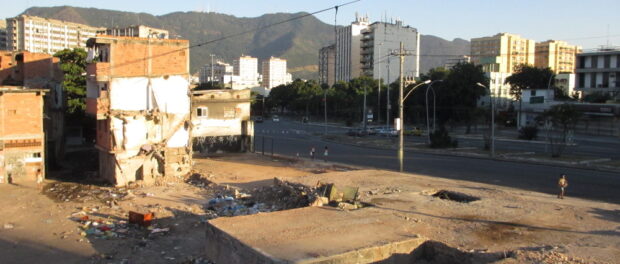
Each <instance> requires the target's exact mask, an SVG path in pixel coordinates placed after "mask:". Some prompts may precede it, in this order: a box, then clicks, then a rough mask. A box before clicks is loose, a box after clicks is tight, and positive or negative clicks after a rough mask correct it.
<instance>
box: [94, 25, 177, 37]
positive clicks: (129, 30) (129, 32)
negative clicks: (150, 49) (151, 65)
mask: <svg viewBox="0 0 620 264" xmlns="http://www.w3.org/2000/svg"><path fill="white" fill-rule="evenodd" d="M97 34H98V35H108V36H118V37H136V38H157V39H167V38H169V37H170V33H169V32H168V30H165V29H160V28H152V27H147V26H145V25H131V26H128V27H124V28H118V27H116V28H106V29H102V30H99V31H97Z"/></svg>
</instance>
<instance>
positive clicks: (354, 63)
mask: <svg viewBox="0 0 620 264" xmlns="http://www.w3.org/2000/svg"><path fill="white" fill-rule="evenodd" d="M368 25H369V23H368V17H359V16H356V18H355V22H353V23H351V25H348V26H346V27H340V28H338V29H337V30H336V81H349V80H351V79H353V78H357V77H360V76H361V75H362V64H361V63H360V62H361V45H362V43H361V40H362V30H364V29H366V28H368Z"/></svg>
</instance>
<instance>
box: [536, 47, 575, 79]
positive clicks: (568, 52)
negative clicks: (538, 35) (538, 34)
mask: <svg viewBox="0 0 620 264" xmlns="http://www.w3.org/2000/svg"><path fill="white" fill-rule="evenodd" d="M580 52H581V47H579V46H574V45H569V44H568V43H566V42H564V41H559V40H547V41H545V42H539V43H536V49H535V54H536V55H535V60H534V65H535V66H536V67H539V68H547V67H549V68H551V70H552V71H553V72H555V73H574V72H575V58H576V56H577V54H578V53H580Z"/></svg>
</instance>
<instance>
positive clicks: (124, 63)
mask: <svg viewBox="0 0 620 264" xmlns="http://www.w3.org/2000/svg"><path fill="white" fill-rule="evenodd" d="M7 22H8V23H7V29H8V30H6V31H4V32H5V33H6V36H7V38H6V42H5V43H7V44H5V46H3V47H4V48H0V183H7V182H13V183H26V182H34V181H35V178H36V176H37V175H38V174H42V175H43V176H45V174H46V173H47V169H46V168H47V164H49V163H50V160H52V159H54V158H56V157H59V156H61V155H62V150H61V149H62V148H63V146H65V143H67V144H69V142H71V141H73V140H72V136H71V135H70V134H72V133H70V132H69V131H67V130H68V129H71V128H68V127H66V125H65V116H64V113H65V111H64V110H65V106H66V105H65V100H66V98H65V94H64V93H63V89H62V86H61V83H62V79H63V73H62V71H60V67H59V60H58V58H55V57H53V56H52V55H51V54H53V53H54V52H56V51H58V50H62V49H65V48H74V47H82V48H85V49H86V50H87V52H88V58H87V61H88V65H87V69H86V98H85V105H86V109H85V112H86V114H87V116H88V117H90V118H91V119H92V120H93V121H94V122H93V124H94V125H93V127H88V128H84V127H77V129H78V130H81V129H87V130H89V131H93V132H94V147H95V148H96V150H97V153H98V154H97V155H98V161H99V162H98V164H99V169H98V175H99V177H101V178H104V179H107V180H108V181H109V182H111V183H113V184H116V185H125V184H127V183H129V182H133V181H143V182H145V183H147V184H148V183H154V182H157V181H159V180H161V179H163V178H164V177H178V176H181V175H184V174H186V173H188V172H189V170H190V169H191V162H192V154H196V153H205V152H219V151H244V150H247V149H248V148H250V147H251V146H252V144H251V143H250V140H251V138H252V134H253V127H252V122H250V121H249V120H250V90H249V89H245V90H230V89H228V90H205V91H198V90H191V87H192V86H191V85H190V83H191V78H192V76H191V75H190V68H189V61H190V47H189V41H187V40H180V39H169V38H168V32H167V31H165V30H160V29H154V28H149V27H145V26H131V27H127V28H112V29H95V30H91V29H93V28H92V27H91V28H89V27H88V26H85V25H79V24H74V23H67V22H63V21H59V20H52V19H43V18H36V17H31V16H19V17H17V18H13V19H7ZM44 34H47V35H46V36H43V35H44ZM76 134H81V131H80V133H76ZM80 138H81V137H78V140H75V141H76V142H77V144H81V143H83V139H82V140H80Z"/></svg>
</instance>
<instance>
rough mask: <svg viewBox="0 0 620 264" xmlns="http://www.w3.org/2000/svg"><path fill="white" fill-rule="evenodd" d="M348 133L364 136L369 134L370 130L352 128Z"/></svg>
mask: <svg viewBox="0 0 620 264" xmlns="http://www.w3.org/2000/svg"><path fill="white" fill-rule="evenodd" d="M347 135H349V136H352V137H363V136H366V135H368V132H366V131H364V129H361V128H351V129H349V131H347Z"/></svg>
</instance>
